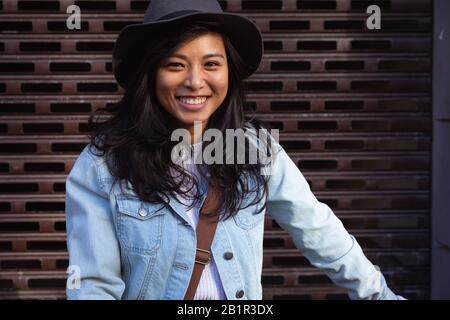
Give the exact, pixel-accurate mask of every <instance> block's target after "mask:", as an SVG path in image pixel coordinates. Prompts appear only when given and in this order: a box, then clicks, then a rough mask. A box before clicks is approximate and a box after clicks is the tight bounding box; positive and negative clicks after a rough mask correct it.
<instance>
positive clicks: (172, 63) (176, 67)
mask: <svg viewBox="0 0 450 320" xmlns="http://www.w3.org/2000/svg"><path fill="white" fill-rule="evenodd" d="M167 66H168V67H169V68H172V69H180V68H183V65H182V64H181V63H178V62H171V63H169V64H167Z"/></svg>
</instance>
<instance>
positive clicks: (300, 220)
mask: <svg viewBox="0 0 450 320" xmlns="http://www.w3.org/2000/svg"><path fill="white" fill-rule="evenodd" d="M278 148H280V151H279V152H278V153H277V154H276V156H275V159H274V162H273V164H272V169H271V172H270V177H269V195H268V202H267V209H268V211H269V213H270V214H271V216H272V217H273V218H274V219H275V220H276V222H277V223H278V224H279V225H280V226H281V227H282V228H283V229H284V230H286V231H287V232H289V234H290V235H291V236H292V239H293V241H294V243H295V245H296V247H297V248H298V249H300V250H301V252H302V253H303V254H304V255H305V257H306V258H307V259H308V260H309V261H310V262H311V264H312V265H314V266H316V267H318V268H320V269H322V270H323V271H324V272H325V273H326V274H327V275H328V276H329V277H330V279H331V280H332V281H333V282H334V283H336V284H337V285H339V286H341V287H345V288H347V289H348V294H349V297H350V298H351V299H398V298H401V297H399V296H396V295H395V294H394V293H393V292H392V291H391V290H390V289H389V287H388V286H387V284H386V281H385V279H384V277H383V275H382V274H381V272H380V271H378V270H377V269H376V268H375V266H374V265H373V264H372V263H371V262H370V261H369V260H368V259H367V258H366V256H365V255H364V253H363V251H362V250H361V247H360V246H359V244H358V242H357V241H356V239H355V238H354V237H353V236H351V235H350V234H349V233H348V232H347V231H346V229H345V228H344V226H343V224H342V223H341V221H340V220H339V219H338V218H337V217H336V216H335V215H334V213H333V212H332V210H331V209H330V208H329V207H328V206H327V205H326V204H324V203H321V202H319V201H318V200H317V199H316V197H315V196H314V195H313V193H312V192H311V190H310V188H309V185H308V183H307V181H306V180H305V178H304V177H303V175H302V173H301V172H300V170H299V169H298V168H297V166H296V165H295V164H294V162H293V161H292V160H291V159H290V158H289V156H288V155H287V153H286V152H285V151H284V149H282V148H281V147H280V146H279V145H278Z"/></svg>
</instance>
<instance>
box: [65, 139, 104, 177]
mask: <svg viewBox="0 0 450 320" xmlns="http://www.w3.org/2000/svg"><path fill="white" fill-rule="evenodd" d="M77 166H78V167H84V168H85V170H86V169H88V168H91V167H92V168H93V169H94V170H95V172H96V175H97V176H98V179H100V180H102V181H105V180H108V179H109V178H110V174H109V170H108V168H107V163H106V157H105V155H104V153H103V152H102V151H101V150H100V149H98V148H97V147H96V146H95V145H94V144H92V143H88V144H87V145H86V146H85V147H84V148H83V150H82V151H81V153H80V154H79V155H78V158H77V159H76V161H75V163H74V167H73V168H72V171H73V170H74V168H75V167H77Z"/></svg>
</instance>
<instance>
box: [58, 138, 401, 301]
mask: <svg viewBox="0 0 450 320" xmlns="http://www.w3.org/2000/svg"><path fill="white" fill-rule="evenodd" d="M278 148H279V152H278V153H277V154H276V156H275V158H274V161H273V164H272V169H271V170H272V171H271V174H270V176H269V183H268V187H269V188H268V198H267V202H266V205H267V207H266V209H267V213H268V214H270V215H271V216H272V218H273V219H274V220H275V221H276V222H277V223H278V224H279V225H280V227H281V228H283V229H284V230H286V231H287V232H288V233H289V235H290V236H291V237H292V240H293V242H294V244H295V246H296V247H297V248H298V249H299V250H300V251H301V252H302V253H303V254H304V256H305V257H306V258H307V259H308V260H309V261H310V263H311V264H312V265H314V266H316V267H318V268H320V269H322V270H323V271H324V272H325V273H326V274H327V275H328V276H329V277H330V279H331V280H332V281H333V282H334V283H336V284H337V285H339V286H341V287H344V288H346V289H348V294H349V297H350V298H351V299H397V298H398V297H399V296H396V295H395V294H394V293H393V292H392V291H391V290H390V289H389V288H388V286H387V284H386V281H385V278H384V277H383V275H382V274H381V273H380V271H379V270H377V268H375V266H374V265H372V263H371V262H370V261H369V260H368V259H367V258H366V256H365V255H364V253H363V251H362V250H361V247H360V246H359V244H358V243H357V241H356V240H355V238H354V237H353V236H352V235H350V234H349V233H348V232H347V231H346V229H345V228H344V226H343V224H342V223H341V221H340V220H339V219H338V218H337V217H336V216H335V214H334V213H333V212H332V210H331V209H330V208H329V207H328V206H327V205H326V204H324V203H321V202H319V201H318V200H317V199H316V197H315V196H314V195H313V193H312V192H311V190H310V187H309V185H308V183H307V181H306V180H305V178H304V177H303V175H302V173H301V172H300V171H299V169H298V168H297V166H296V165H295V164H294V162H293V161H292V160H291V159H290V158H289V156H288V155H287V153H286V152H285V150H284V149H283V148H282V147H281V146H280V145H279V144H278ZM206 188H207V186H206ZM169 199H170V201H169V203H168V205H162V204H159V205H155V204H151V203H146V202H143V201H140V200H139V199H138V198H136V197H135V196H133V194H124V193H123V192H121V191H120V189H119V187H118V184H114V185H113V184H112V177H111V175H110V174H109V172H108V169H107V167H106V164H105V162H104V158H101V157H97V156H94V155H93V154H92V153H91V152H90V151H89V145H88V146H86V147H85V149H84V150H83V151H82V153H81V154H80V156H79V157H78V159H77V160H76V162H75V165H74V167H73V168H72V170H71V172H70V174H69V175H68V177H67V181H66V219H67V246H68V252H69V257H70V265H71V266H76V267H77V268H78V270H79V280H80V282H79V284H80V286H79V288H77V287H76V286H75V288H74V289H72V288H69V286H68V288H67V297H68V299H178V300H182V299H183V297H184V294H185V292H186V289H187V287H188V283H189V280H190V277H191V273H192V270H193V266H194V260H195V248H196V245H195V244H196V234H195V230H194V229H193V227H192V225H191V223H190V220H189V217H188V216H187V214H186V212H185V209H184V207H183V206H182V205H181V204H180V203H179V202H178V201H176V200H175V199H174V198H172V197H169ZM203 200H204V199H203ZM262 205H263V204H262V203H258V204H256V205H253V206H250V207H248V208H245V209H241V210H240V211H239V212H238V214H237V215H236V216H234V217H232V218H230V219H227V220H225V221H220V222H219V224H218V226H217V230H216V234H215V237H214V240H213V243H212V247H211V250H212V254H213V257H214V260H215V263H216V265H217V269H218V272H219V275H220V278H221V281H222V284H223V287H224V291H225V293H226V297H227V299H229V300H232V299H240V300H243V299H252V300H259V299H262V286H261V272H262V262H263V237H264V214H265V213H264V212H262V213H260V214H253V212H255V211H257V210H258V209H259V208H261V206H262ZM68 283H69V282H68Z"/></svg>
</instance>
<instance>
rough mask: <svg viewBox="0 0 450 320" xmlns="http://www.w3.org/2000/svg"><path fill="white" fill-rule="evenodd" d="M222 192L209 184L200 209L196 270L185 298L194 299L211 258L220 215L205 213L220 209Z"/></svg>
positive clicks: (193, 272) (197, 230)
mask: <svg viewBox="0 0 450 320" xmlns="http://www.w3.org/2000/svg"><path fill="white" fill-rule="evenodd" d="M219 200H220V193H219V192H218V190H217V189H216V188H213V187H212V186H211V185H209V188H208V195H207V196H206V199H205V202H204V203H203V206H202V208H201V209H200V214H199V220H198V224H197V229H196V234H197V250H196V254H195V263H194V270H193V271H192V276H191V280H190V282H189V286H188V288H187V291H186V294H185V296H184V300H193V299H194V296H195V292H196V291H197V287H198V283H199V282H200V278H201V276H202V273H203V269H205V266H206V265H207V264H208V263H209V261H210V260H211V243H212V241H213V238H214V234H215V233H216V227H217V223H218V222H219V216H218V215H214V216H212V217H209V216H207V215H205V214H207V213H211V212H214V210H217V209H218V205H219Z"/></svg>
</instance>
